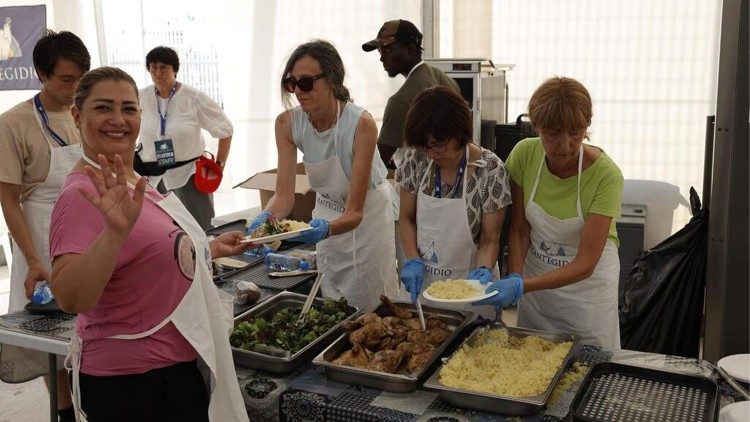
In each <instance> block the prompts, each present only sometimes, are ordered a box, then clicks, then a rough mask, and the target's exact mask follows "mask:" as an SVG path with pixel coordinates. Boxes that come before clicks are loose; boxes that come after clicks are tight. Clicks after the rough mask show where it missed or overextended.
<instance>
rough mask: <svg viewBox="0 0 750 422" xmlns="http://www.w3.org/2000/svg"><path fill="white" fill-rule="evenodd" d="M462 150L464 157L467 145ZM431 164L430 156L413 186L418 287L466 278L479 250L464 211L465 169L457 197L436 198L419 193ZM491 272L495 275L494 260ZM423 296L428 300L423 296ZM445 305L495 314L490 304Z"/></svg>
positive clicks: (473, 266)
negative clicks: (420, 269)
mask: <svg viewBox="0 0 750 422" xmlns="http://www.w3.org/2000/svg"><path fill="white" fill-rule="evenodd" d="M465 154H466V157H467V160H468V157H469V147H468V146H467V147H466V153H465ZM432 164H433V161H432V160H431V159H430V162H429V164H428V165H427V169H426V170H425V173H424V175H423V176H422V180H421V181H420V182H419V186H418V187H417V188H418V190H417V221H416V222H417V249H418V250H419V254H420V255H421V257H422V260H423V261H424V264H425V276H424V285H423V286H422V290H424V289H426V288H427V286H429V285H430V284H432V283H433V282H435V281H439V280H445V279H448V278H452V279H464V278H466V276H467V275H468V274H469V271H471V270H473V269H474V268H476V264H477V254H478V252H479V250H478V249H477V246H476V245H475V244H474V238H473V237H472V235H471V227H469V217H468V215H467V213H466V206H467V204H466V201H468V198H467V196H468V195H467V194H466V186H467V185H468V183H467V180H468V178H469V172H468V170H467V171H466V172H464V181H463V182H462V185H463V186H462V189H463V191H462V194H461V197H460V198H436V197H434V196H431V195H426V194H424V193H423V191H424V184H425V182H429V176H430V174H431V171H430V169H431V168H432ZM469 165H471V163H468V164H467V169H468V166H469ZM492 272H493V275H495V276H496V277H497V275H498V269H497V264H495V268H494V269H493V270H492ZM424 300H425V301H427V302H429V300H427V299H424ZM445 305H446V304H444V303H443V304H438V306H445ZM449 307H451V308H456V309H466V310H469V311H472V312H477V313H479V314H481V315H482V316H483V317H485V318H494V317H495V309H494V307H492V306H472V305H470V304H463V305H462V304H455V303H451V304H449Z"/></svg>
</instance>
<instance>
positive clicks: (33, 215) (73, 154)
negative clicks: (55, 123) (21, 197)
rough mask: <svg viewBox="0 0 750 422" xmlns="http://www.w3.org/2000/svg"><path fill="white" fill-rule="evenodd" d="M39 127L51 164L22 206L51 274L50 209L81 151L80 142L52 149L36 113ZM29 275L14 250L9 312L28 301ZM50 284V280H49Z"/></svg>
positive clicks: (21, 259)
mask: <svg viewBox="0 0 750 422" xmlns="http://www.w3.org/2000/svg"><path fill="white" fill-rule="evenodd" d="M34 115H35V116H36V119H37V122H38V123H39V128H40V129H41V131H42V133H43V134H44V137H45V139H46V140H47V142H48V143H49V145H50V147H49V149H50V162H49V172H48V173H47V178H46V179H45V180H44V182H42V183H41V184H39V185H37V187H35V188H34V189H33V190H32V191H31V192H30V193H29V196H28V197H26V200H25V201H24V202H23V203H22V204H21V208H22V209H23V214H24V216H25V217H26V222H27V224H28V226H29V231H30V232H31V240H32V242H34V248H35V249H36V253H37V255H38V256H39V259H40V260H41V262H42V265H43V266H44V268H46V269H47V271H51V268H52V267H51V264H50V261H49V227H50V222H51V218H52V208H53V207H54V206H55V201H56V200H57V195H58V194H59V193H60V188H62V185H63V183H64V182H65V177H67V175H68V173H70V170H71V169H72V168H73V166H75V164H76V163H77V162H78V159H80V158H81V154H82V151H83V150H82V149H81V144H80V143H75V144H72V145H67V146H64V147H63V146H55V145H56V144H53V141H52V140H51V139H50V136H49V134H48V132H47V130H46V129H45V126H44V124H43V123H42V120H41V117H40V116H39V113H38V112H36V110H35V113H34ZM28 272H29V266H28V263H27V262H26V257H24V256H23V253H22V252H21V248H19V247H14V248H13V266H12V268H11V270H10V298H9V303H8V312H14V311H18V310H21V309H23V307H24V306H25V305H26V304H27V303H28V302H29V300H28V299H26V290H25V289H24V286H23V281H24V280H25V279H26V274H27V273H28ZM48 281H49V280H48Z"/></svg>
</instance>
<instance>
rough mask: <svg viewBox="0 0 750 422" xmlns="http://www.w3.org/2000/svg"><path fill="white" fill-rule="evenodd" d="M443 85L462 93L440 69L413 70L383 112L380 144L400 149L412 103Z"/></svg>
mask: <svg viewBox="0 0 750 422" xmlns="http://www.w3.org/2000/svg"><path fill="white" fill-rule="evenodd" d="M435 85H441V86H445V87H448V88H453V90H455V91H456V93H458V94H460V93H461V92H460V91H459V89H458V84H457V83H456V81H454V80H453V79H452V78H451V77H450V76H448V75H446V74H445V73H443V72H442V71H441V70H439V69H435V68H434V67H432V66H430V65H428V64H426V63H422V64H421V65H419V66H417V68H415V69H413V70H412V72H411V74H410V75H409V77H408V78H406V81H405V82H404V84H403V85H402V86H401V88H400V89H399V90H398V91H396V93H395V94H393V96H392V97H391V98H389V99H388V103H387V104H386V105H385V111H384V112H383V126H382V127H381V128H380V135H379V136H378V143H379V144H382V145H388V146H392V147H397V148H398V147H400V146H402V145H403V144H404V142H403V134H404V124H405V123H406V113H407V112H408V111H409V106H411V102H412V101H413V100H414V98H415V97H416V96H417V94H419V93H420V92H422V91H424V90H425V89H426V88H429V87H431V86H435Z"/></svg>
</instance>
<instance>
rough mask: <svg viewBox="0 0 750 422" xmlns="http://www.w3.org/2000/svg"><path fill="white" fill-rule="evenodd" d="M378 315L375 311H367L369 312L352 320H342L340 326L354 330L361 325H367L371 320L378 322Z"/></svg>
mask: <svg viewBox="0 0 750 422" xmlns="http://www.w3.org/2000/svg"><path fill="white" fill-rule="evenodd" d="M380 320H381V318H380V315H378V314H375V313H369V314H362V315H360V316H359V317H358V318H357V319H355V320H354V321H344V323H343V324H341V326H342V327H344V329H345V330H356V329H357V328H359V327H362V326H363V325H367V324H369V323H371V322H378V321H380Z"/></svg>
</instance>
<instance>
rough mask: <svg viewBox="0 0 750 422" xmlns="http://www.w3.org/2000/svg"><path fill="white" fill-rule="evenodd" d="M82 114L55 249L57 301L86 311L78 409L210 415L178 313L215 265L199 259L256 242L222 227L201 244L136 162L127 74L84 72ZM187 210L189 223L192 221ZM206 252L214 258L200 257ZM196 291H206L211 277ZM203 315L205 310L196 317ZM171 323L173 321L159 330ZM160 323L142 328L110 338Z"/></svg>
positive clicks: (137, 415) (78, 111)
mask: <svg viewBox="0 0 750 422" xmlns="http://www.w3.org/2000/svg"><path fill="white" fill-rule="evenodd" d="M73 116H74V119H75V121H76V125H77V126H78V128H79V129H80V131H81V135H82V139H83V146H84V154H85V156H86V157H84V158H83V159H82V160H80V161H79V163H78V164H77V165H76V166H75V167H74V168H73V170H72V172H71V173H70V174H69V175H68V177H67V179H66V181H65V184H64V185H63V188H62V190H61V191H60V196H59V198H58V200H57V203H56V204H55V207H54V210H53V213H52V225H51V229H50V257H52V259H53V264H52V283H51V285H52V290H53V292H54V294H55V297H56V299H57V302H58V304H60V306H62V307H63V309H65V310H67V311H69V312H75V313H78V318H77V320H76V332H77V336H78V338H80V344H81V351H80V355H79V356H80V364H79V366H78V367H79V368H80V370H79V372H80V375H79V377H80V381H79V384H80V409H81V410H83V411H84V412H85V413H86V417H87V419H88V420H89V421H100V420H102V421H103V420H106V421H114V420H128V421H135V420H139V421H146V420H190V421H205V420H208V418H209V414H211V415H212V416H213V415H214V414H213V413H212V409H211V410H210V409H209V405H210V400H209V395H208V393H207V388H206V385H205V383H204V381H203V377H202V376H201V374H200V372H199V370H198V367H197V358H198V357H199V354H198V352H197V351H196V348H194V347H193V346H192V345H191V343H192V344H195V342H194V341H192V342H191V341H189V340H188V338H186V337H185V336H183V334H182V333H183V332H185V331H184V330H180V329H179V324H178V323H177V321H178V320H176V319H170V318H173V316H172V315H173V312H174V311H175V309H176V308H178V305H180V304H181V303H182V302H183V300H184V299H185V298H187V297H188V292H189V290H190V289H191V288H192V287H191V286H192V284H194V282H197V283H199V284H200V283H203V280H205V276H204V274H203V273H201V274H198V271H206V269H205V268H202V267H200V268H199V267H198V266H197V262H200V263H201V264H203V263H206V262H210V259H211V258H212V257H213V258H216V257H220V256H228V255H235V254H238V253H241V252H242V251H243V250H244V249H246V248H247V247H248V246H249V245H248V244H243V243H240V240H241V239H242V238H243V237H244V235H243V234H242V233H241V232H232V233H227V234H224V235H222V236H219V237H218V238H216V239H215V240H213V241H211V242H210V243H209V244H208V247H204V245H195V244H193V240H191V239H192V238H196V236H195V234H194V231H193V230H194V229H190V228H185V229H183V227H187V226H186V225H185V221H184V220H183V217H181V216H175V215H174V213H173V212H172V211H170V208H168V207H167V206H165V205H163V204H164V203H165V202H170V201H172V200H171V199H165V197H163V196H162V195H161V194H159V193H158V192H157V191H156V190H155V189H154V188H152V187H150V186H146V179H145V178H143V177H139V176H138V175H137V174H136V173H135V172H134V171H133V167H132V158H133V151H134V147H135V140H136V138H137V137H138V131H139V128H140V119H141V115H140V108H139V103H138V90H137V88H136V85H135V82H134V81H133V79H132V78H131V77H130V76H129V75H128V74H127V73H125V72H123V71H122V70H120V69H116V68H99V69H95V70H93V71H91V72H89V73H87V74H86V75H84V76H83V78H81V81H80V84H79V86H78V88H77V92H76V95H75V105H74V108H73ZM93 157H98V162H99V164H98V165H97V164H96V163H95V162H94V161H93V160H92V158H93ZM86 161H88V162H89V163H90V164H91V165H86ZM94 167H97V168H94ZM112 170H114V173H115V174H116V177H114V176H113V175H112V174H111V173H110V172H111V171H112ZM162 201H164V202H162ZM172 202H174V201H172ZM181 207H182V206H181V205H179V204H178V207H177V208H176V209H177V213H178V214H179V211H180V208H181ZM172 209H175V208H174V207H173V208H172ZM182 209H184V208H182ZM186 215H188V214H186ZM187 218H189V219H190V220H189V221H187V224H188V226H190V225H191V224H192V223H194V220H192V217H189V215H188V217H187ZM180 221H182V226H181V225H178V222H180ZM191 227H192V226H191ZM194 227H197V228H198V229H199V227H198V226H197V223H195V224H194ZM186 231H188V232H186ZM191 233H192V234H191ZM200 236H203V234H202V231H201V233H200ZM204 252H205V255H208V254H209V253H210V256H208V257H207V258H208V259H206V258H204V256H203V255H200V256H196V254H203V253H204ZM199 278H200V279H199ZM210 287H211V288H213V289H214V290H215V288H214V286H213V285H211V286H210ZM196 288H197V289H200V286H196ZM195 292H196V293H195V294H197V295H205V287H204V290H203V291H200V290H196V291H195ZM195 294H191V295H190V299H191V300H195V297H196V296H195ZM198 297H200V296H198ZM207 306H208V305H207ZM206 314H207V315H209V316H210V315H211V313H210V312H208V313H206ZM206 314H201V313H199V312H198V311H196V319H197V318H200V315H206ZM209 319H210V318H209ZM164 321H169V322H167V323H166V325H163V326H162V327H161V328H158V327H159V325H160V324H161V323H163V322H164ZM155 328H157V329H156V331H155V332H153V333H150V334H145V335H144V336H142V337H140V338H132V339H123V338H112V337H113V336H120V337H122V335H124V334H125V335H130V334H134V333H147V332H149V330H152V329H155ZM219 331H221V330H219ZM223 334H224V333H219V334H218V337H221V336H222V335H223ZM76 340H77V339H76ZM227 351H228V343H227V350H225V351H224V352H227ZM214 355H215V356H216V357H217V360H218V357H220V356H221V354H220V353H215V354H214ZM214 355H212V356H214ZM223 356H226V355H223ZM230 361H231V359H230ZM232 372H233V369H232ZM74 378H75V375H74ZM233 381H234V385H235V386H237V384H236V379H234V380H233ZM237 389H238V388H237ZM212 390H213V389H212ZM211 399H212V400H213V397H212V398H211ZM243 410H244V408H243Z"/></svg>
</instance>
